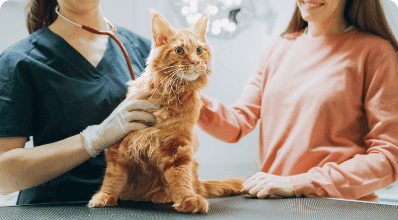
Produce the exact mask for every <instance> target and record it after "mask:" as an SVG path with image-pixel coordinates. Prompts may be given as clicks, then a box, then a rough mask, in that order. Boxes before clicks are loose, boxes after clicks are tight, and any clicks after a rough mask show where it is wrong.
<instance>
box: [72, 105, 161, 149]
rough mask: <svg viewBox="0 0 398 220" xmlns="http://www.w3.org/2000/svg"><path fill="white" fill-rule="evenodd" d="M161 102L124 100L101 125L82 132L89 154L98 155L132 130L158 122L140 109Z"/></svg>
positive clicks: (153, 108)
mask: <svg viewBox="0 0 398 220" xmlns="http://www.w3.org/2000/svg"><path fill="white" fill-rule="evenodd" d="M158 108H160V105H159V104H156V103H152V102H150V101H146V100H133V101H128V100H124V101H123V102H122V103H120V105H119V106H118V107H117V108H116V109H115V110H113V112H112V113H111V115H109V117H108V118H106V119H105V120H104V121H103V122H102V123H101V124H99V125H92V126H88V127H87V128H86V129H85V130H84V131H82V132H81V133H80V134H81V135H83V137H84V142H83V143H84V147H85V148H86V150H87V152H88V154H90V156H92V157H96V156H97V155H98V154H100V153H101V151H103V150H104V149H105V148H108V147H111V146H112V145H114V144H116V143H117V142H119V141H120V140H122V139H123V138H124V137H126V136H127V134H129V133H130V132H131V131H136V130H141V129H144V128H147V127H149V126H153V125H154V124H155V123H156V118H155V116H153V115H152V114H151V113H148V112H144V111H140V110H155V109H158Z"/></svg>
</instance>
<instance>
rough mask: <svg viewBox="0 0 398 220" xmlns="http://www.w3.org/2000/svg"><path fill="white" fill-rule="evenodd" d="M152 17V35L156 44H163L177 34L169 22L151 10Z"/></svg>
mask: <svg viewBox="0 0 398 220" xmlns="http://www.w3.org/2000/svg"><path fill="white" fill-rule="evenodd" d="M149 12H150V13H151V15H152V33H153V38H154V40H155V43H157V44H162V43H164V42H167V39H168V38H170V37H172V36H173V35H174V34H175V30H174V28H173V27H171V26H170V24H169V23H168V22H167V20H166V19H165V18H164V17H163V16H162V15H161V14H160V13H159V12H158V11H156V10H154V9H149Z"/></svg>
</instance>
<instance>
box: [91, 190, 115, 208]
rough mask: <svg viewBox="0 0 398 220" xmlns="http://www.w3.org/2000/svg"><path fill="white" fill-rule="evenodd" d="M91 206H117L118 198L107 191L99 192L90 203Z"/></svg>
mask: <svg viewBox="0 0 398 220" xmlns="http://www.w3.org/2000/svg"><path fill="white" fill-rule="evenodd" d="M88 206H89V207H101V208H102V207H105V206H117V199H116V198H115V197H113V196H110V195H108V194H106V193H103V192H99V193H97V194H95V195H94V196H93V198H92V199H91V200H90V202H89V203H88Z"/></svg>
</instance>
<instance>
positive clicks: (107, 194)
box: [88, 141, 129, 207]
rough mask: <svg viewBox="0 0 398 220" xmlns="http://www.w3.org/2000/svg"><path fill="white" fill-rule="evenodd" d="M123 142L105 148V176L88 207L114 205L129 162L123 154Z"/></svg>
mask: <svg viewBox="0 0 398 220" xmlns="http://www.w3.org/2000/svg"><path fill="white" fill-rule="evenodd" d="M125 147H126V146H125V142H124V141H123V142H122V143H120V142H119V143H117V144H115V145H113V146H112V147H110V148H108V149H107V157H106V170H105V177H104V181H103V183H102V186H101V189H100V191H99V192H97V193H96V194H95V195H94V196H93V198H92V199H91V200H90V202H89V204H88V206H89V207H104V206H116V205H117V200H118V197H119V193H120V191H121V190H122V189H123V187H124V185H125V183H126V178H127V172H128V170H129V162H128V159H127V157H126V154H125V150H124V148H125Z"/></svg>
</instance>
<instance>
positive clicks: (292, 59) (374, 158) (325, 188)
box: [198, 29, 398, 201]
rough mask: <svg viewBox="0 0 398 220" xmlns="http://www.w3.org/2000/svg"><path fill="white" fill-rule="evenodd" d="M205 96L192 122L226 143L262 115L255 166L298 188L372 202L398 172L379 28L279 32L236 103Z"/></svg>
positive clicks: (388, 68) (391, 73)
mask: <svg viewBox="0 0 398 220" xmlns="http://www.w3.org/2000/svg"><path fill="white" fill-rule="evenodd" d="M202 100H203V102H204V107H203V109H202V110H201V115H200V119H199V121H198V125H199V127H201V128H202V129H203V130H204V131H206V132H207V133H209V134H210V135H212V136H214V137H215V138H218V139H220V140H223V141H226V142H237V141H239V139H241V138H242V137H243V136H245V135H246V134H247V133H249V132H250V131H252V130H253V129H254V128H255V126H256V123H257V121H258V120H259V119H261V120H260V146H259V157H260V165H261V167H262V169H261V170H262V171H263V172H266V173H271V174H276V175H282V176H289V178H290V181H291V183H292V184H293V186H294V188H295V190H296V196H297V197H300V196H314V197H332V198H344V199H358V200H366V201H377V200H378V198H377V196H376V195H375V194H374V191H376V190H379V189H382V188H384V187H387V186H389V185H391V184H392V183H394V182H395V181H396V180H397V178H398V170H397V169H398V147H397V146H398V63H397V60H396V56H395V52H394V50H393V47H392V45H391V44H390V43H389V42H388V41H386V40H383V39H381V38H379V37H375V36H373V35H370V34H366V33H362V32H360V31H358V30H357V29H352V30H350V31H346V32H342V33H337V34H332V35H327V36H321V37H315V38H314V37H310V36H307V35H304V34H302V32H299V33H295V34H289V35H285V36H284V37H279V38H278V39H276V40H275V41H274V42H273V44H271V46H270V47H268V48H267V49H266V50H265V51H263V53H262V54H261V56H260V57H259V60H258V64H257V66H256V69H255V71H254V72H253V74H252V76H251V78H250V80H249V81H248V83H247V84H246V86H245V87H244V89H243V92H242V95H241V97H240V98H239V99H238V100H237V101H236V103H234V104H233V105H231V106H228V107H226V106H224V105H223V104H222V103H221V102H220V101H218V100H216V99H213V98H209V97H206V96H204V95H203V96H202Z"/></svg>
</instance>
